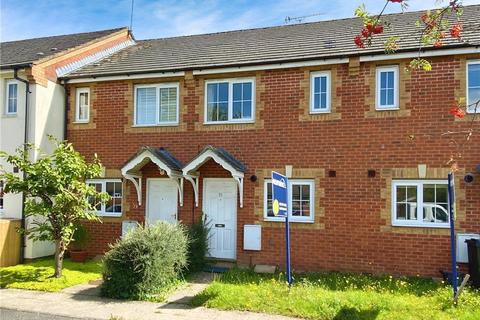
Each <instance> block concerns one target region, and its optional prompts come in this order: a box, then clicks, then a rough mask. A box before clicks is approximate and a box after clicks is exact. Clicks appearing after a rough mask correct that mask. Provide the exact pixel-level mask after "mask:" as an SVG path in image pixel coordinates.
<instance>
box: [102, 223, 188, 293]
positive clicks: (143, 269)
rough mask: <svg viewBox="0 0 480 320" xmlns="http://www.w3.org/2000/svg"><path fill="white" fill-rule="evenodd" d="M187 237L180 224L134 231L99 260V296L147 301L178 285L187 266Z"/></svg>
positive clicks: (165, 224) (141, 228)
mask: <svg viewBox="0 0 480 320" xmlns="http://www.w3.org/2000/svg"><path fill="white" fill-rule="evenodd" d="M187 250H188V236H187V233H186V230H185V228H184V227H183V226H182V225H180V224H169V223H165V222H159V223H157V224H155V225H151V226H149V227H141V226H139V227H137V228H135V229H133V230H131V231H130V232H129V233H128V234H127V235H126V236H125V237H124V238H123V239H121V240H118V241H117V242H116V243H115V244H114V245H112V246H111V250H110V251H109V252H107V253H106V254H105V257H104V260H103V267H104V270H103V280H104V283H103V285H102V288H101V293H102V295H103V296H106V297H111V298H119V299H136V300H145V299H151V298H152V297H154V296H158V295H159V294H162V293H165V292H166V291H168V290H169V289H170V288H172V286H174V285H175V284H176V283H177V282H178V277H179V275H180V273H181V272H182V270H183V269H184V268H185V267H186V265H187Z"/></svg>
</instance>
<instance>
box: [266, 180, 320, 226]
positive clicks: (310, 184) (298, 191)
mask: <svg viewBox="0 0 480 320" xmlns="http://www.w3.org/2000/svg"><path fill="white" fill-rule="evenodd" d="M314 193H315V183H314V181H313V180H297V179H295V180H294V179H292V180H289V181H288V214H289V219H290V220H291V221H300V222H312V221H313V214H314V207H315V206H314ZM264 199H265V201H264V202H265V203H264V216H265V219H266V220H278V221H283V220H284V218H279V217H276V216H275V215H274V214H273V210H272V201H273V200H272V199H273V197H272V182H271V180H265V191H264Z"/></svg>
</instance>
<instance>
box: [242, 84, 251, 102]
mask: <svg viewBox="0 0 480 320" xmlns="http://www.w3.org/2000/svg"><path fill="white" fill-rule="evenodd" d="M243 100H252V83H251V82H245V83H244V84H243Z"/></svg>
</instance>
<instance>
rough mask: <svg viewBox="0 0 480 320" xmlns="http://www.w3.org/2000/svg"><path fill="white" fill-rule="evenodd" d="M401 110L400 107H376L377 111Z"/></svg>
mask: <svg viewBox="0 0 480 320" xmlns="http://www.w3.org/2000/svg"><path fill="white" fill-rule="evenodd" d="M398 110H400V107H396V106H395V107H379V106H376V107H375V111H398Z"/></svg>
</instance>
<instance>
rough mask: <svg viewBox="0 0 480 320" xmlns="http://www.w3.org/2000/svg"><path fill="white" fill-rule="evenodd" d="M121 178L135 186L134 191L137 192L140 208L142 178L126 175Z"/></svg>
mask: <svg viewBox="0 0 480 320" xmlns="http://www.w3.org/2000/svg"><path fill="white" fill-rule="evenodd" d="M123 176H124V177H125V178H126V179H128V180H130V181H131V182H132V183H133V185H134V186H135V190H136V191H137V201H138V205H139V206H141V205H142V176H139V175H133V174H128V173H124V174H123Z"/></svg>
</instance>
